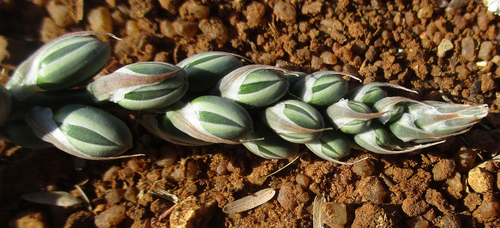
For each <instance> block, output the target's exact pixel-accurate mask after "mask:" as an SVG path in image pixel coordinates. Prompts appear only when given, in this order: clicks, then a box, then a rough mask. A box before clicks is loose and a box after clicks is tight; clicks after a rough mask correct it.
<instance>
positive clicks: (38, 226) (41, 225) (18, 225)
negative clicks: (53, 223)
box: [5, 211, 50, 228]
mask: <svg viewBox="0 0 500 228" xmlns="http://www.w3.org/2000/svg"><path fill="white" fill-rule="evenodd" d="M5 225H6V224H5ZM9 227H13V228H48V227H50V225H49V221H48V219H47V215H45V213H42V212H36V211H25V212H21V213H20V214H19V215H17V216H16V217H15V218H13V219H12V220H10V221H9Z"/></svg>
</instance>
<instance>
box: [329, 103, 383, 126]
mask: <svg viewBox="0 0 500 228" xmlns="http://www.w3.org/2000/svg"><path fill="white" fill-rule="evenodd" d="M326 114H327V119H328V120H330V122H331V123H332V124H333V125H334V127H335V128H336V129H339V130H340V131H342V132H344V133H347V134H357V133H360V132H363V131H365V130H366V129H368V127H369V126H370V124H371V120H372V119H374V118H377V117H380V116H382V115H383V114H384V113H372V112H371V109H370V108H369V107H368V106H366V105H365V104H363V103H361V102H358V101H351V100H346V99H341V100H340V101H339V102H337V103H335V104H333V105H330V106H329V107H328V108H327V109H326Z"/></svg>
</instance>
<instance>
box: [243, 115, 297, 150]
mask: <svg viewBox="0 0 500 228" xmlns="http://www.w3.org/2000/svg"><path fill="white" fill-rule="evenodd" d="M243 146H245V147H246V148H247V149H248V150H249V151H251V152H252V153H254V154H255V155H257V156H259V157H262V158H267V159H284V158H291V157H295V156H297V155H298V154H299V145H298V144H296V143H292V142H288V141H286V140H284V139H282V138H281V137H279V136H278V135H277V134H276V133H275V132H273V130H271V129H270V128H269V127H268V126H266V125H265V124H264V123H262V121H255V120H254V131H253V132H252V134H250V135H249V136H248V137H246V138H245V141H244V142H243Z"/></svg>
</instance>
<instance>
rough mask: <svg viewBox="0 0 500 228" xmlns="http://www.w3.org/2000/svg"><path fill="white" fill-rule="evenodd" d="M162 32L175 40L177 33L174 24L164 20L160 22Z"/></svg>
mask: <svg viewBox="0 0 500 228" xmlns="http://www.w3.org/2000/svg"><path fill="white" fill-rule="evenodd" d="M160 31H161V33H162V34H163V35H165V36H166V37H168V38H174V36H175V33H176V32H175V29H174V26H172V22H170V21H169V20H163V21H161V22H160Z"/></svg>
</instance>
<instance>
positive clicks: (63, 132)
mask: <svg viewBox="0 0 500 228" xmlns="http://www.w3.org/2000/svg"><path fill="white" fill-rule="evenodd" d="M26 123H27V124H28V125H29V126H30V127H31V129H32V130H33V132H34V133H35V135H36V136H38V137H39V138H40V139H42V140H43V141H45V142H48V143H51V144H53V145H54V146H56V147H57V148H59V149H60V150H62V151H64V152H66V153H69V154H71V155H74V156H77V157H80V158H84V159H89V160H111V159H117V158H126V157H132V156H141V155H129V156H119V155H121V154H123V153H124V152H125V151H127V150H128V149H129V148H131V147H132V134H131V133H130V131H129V129H128V128H127V126H126V125H125V124H124V123H123V122H122V121H121V120H119V119H118V118H116V117H115V116H113V115H111V114H109V113H107V112H105V111H103V110H100V109H98V108H94V107H91V106H87V105H79V104H72V105H67V106H64V107H62V108H61V109H59V110H57V111H56V112H55V113H53V112H52V110H51V109H49V108H43V107H40V106H37V107H35V108H34V109H33V110H32V111H30V112H28V113H27V114H26Z"/></svg>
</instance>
